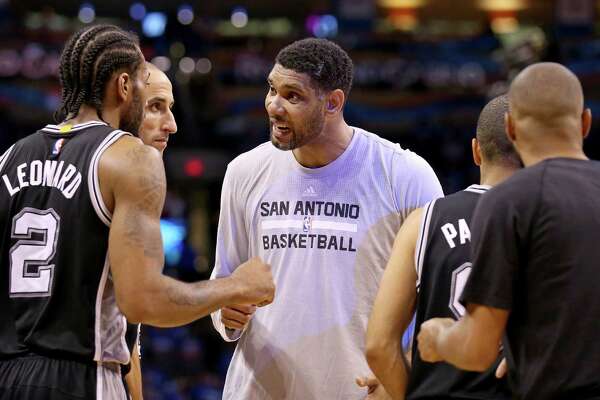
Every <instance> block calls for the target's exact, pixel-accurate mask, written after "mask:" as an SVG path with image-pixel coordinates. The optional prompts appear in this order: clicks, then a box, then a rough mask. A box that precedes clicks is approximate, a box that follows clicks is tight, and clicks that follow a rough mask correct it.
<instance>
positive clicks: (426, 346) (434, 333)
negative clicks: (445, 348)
mask: <svg viewBox="0 0 600 400" xmlns="http://www.w3.org/2000/svg"><path fill="white" fill-rule="evenodd" d="M453 323H454V320H453V319H452V318H432V319H430V320H428V321H425V322H423V324H422V325H421V330H420V331H419V336H417V341H418V343H419V353H420V354H421V359H423V361H427V362H439V361H444V359H443V358H442V357H441V356H440V355H439V353H438V350H437V342H438V339H439V336H440V334H441V333H442V331H443V330H444V329H446V328H449V327H450V326H451V325H452V324H453Z"/></svg>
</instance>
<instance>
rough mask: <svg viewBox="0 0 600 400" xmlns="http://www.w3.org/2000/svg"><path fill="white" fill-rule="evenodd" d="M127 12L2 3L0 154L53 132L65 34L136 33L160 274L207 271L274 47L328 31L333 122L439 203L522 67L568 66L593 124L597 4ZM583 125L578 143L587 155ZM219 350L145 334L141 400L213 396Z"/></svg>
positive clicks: (218, 380)
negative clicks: (413, 169) (161, 173)
mask: <svg viewBox="0 0 600 400" xmlns="http://www.w3.org/2000/svg"><path fill="white" fill-rule="evenodd" d="M134 4H135V3H134V2H131V1H116V0H103V1H95V2H80V1H75V0H73V1H58V2H54V3H53V4H51V5H48V4H47V2H46V1H33V0H20V1H6V0H0V43H1V46H0V122H1V123H0V152H3V151H4V150H5V149H6V148H8V146H9V145H10V144H12V143H13V142H14V141H16V140H18V139H19V138H22V137H24V136H26V135H28V134H30V133H32V132H34V131H35V130H37V129H39V128H40V127H42V126H43V125H45V124H47V123H50V122H52V112H53V111H54V109H55V108H56V107H57V105H58V103H59V100H60V99H59V96H60V91H59V86H58V80H57V70H58V58H59V55H60V51H61V49H62V46H63V44H64V42H65V40H66V39H67V38H68V36H69V35H70V34H71V33H72V32H73V31H74V30H76V29H78V28H80V27H81V26H83V25H84V24H85V23H97V22H109V23H114V24H117V25H119V26H122V27H123V28H126V29H129V30H131V31H134V32H136V33H137V34H138V35H139V36H140V39H141V43H142V47H143V51H144V54H145V56H146V59H148V60H151V61H153V62H154V63H155V64H157V65H159V66H160V67H161V68H162V69H164V70H165V72H166V73H167V74H168V76H169V77H170V78H171V80H172V82H173V86H174V95H175V108H174V113H175V117H176V120H177V123H178V126H179V131H178V133H177V134H176V135H174V136H172V137H171V140H170V141H169V147H168V149H167V150H166V152H165V165H166V169H167V174H168V184H169V189H168V196H167V202H166V205H165V211H164V231H163V235H164V237H165V245H166V246H167V247H168V248H167V250H168V251H167V256H168V258H167V265H166V269H165V270H166V273H168V274H170V275H173V276H176V277H179V278H180V279H184V280H197V279H204V278H207V277H208V276H209V274H210V271H211V269H212V263H213V253H214V239H215V234H216V224H217V221H218V212H219V193H220V186H221V180H222V177H223V174H224V172H225V167H226V165H227V162H228V161H229V160H231V159H232V158H233V157H235V156H236V155H237V154H239V153H241V152H244V151H247V150H249V149H251V148H253V147H254V146H256V145H258V144H260V143H262V142H264V141H266V140H268V125H267V118H266V113H265V111H264V96H265V94H266V76H267V74H268V72H269V71H270V69H271V67H272V62H273V61H272V60H273V58H274V56H275V55H276V54H277V51H278V50H279V49H280V48H282V47H283V46H285V45H286V44H288V43H290V42H292V41H294V40H296V39H300V38H303V37H307V36H319V37H328V38H331V39H332V40H334V41H336V42H337V43H338V44H340V45H341V46H342V47H344V48H345V49H346V50H347V51H348V52H349V53H350V55H351V57H352V59H353V60H354V63H355V84H354V88H353V90H352V92H351V94H350V98H349V102H348V104H347V107H346V110H345V117H346V120H347V121H348V122H349V123H350V124H351V125H355V126H359V127H361V128H364V129H367V130H370V131H372V132H374V133H376V134H378V135H380V136H382V137H385V138H387V139H389V140H392V141H394V142H398V143H400V145H401V146H402V147H404V148H409V149H411V150H413V151H416V152H417V153H419V154H420V155H421V156H423V157H424V158H425V159H426V160H428V161H429V163H430V164H431V165H432V166H433V168H434V169H435V171H436V173H437V175H438V177H439V178H440V181H441V182H442V185H443V187H444V191H445V192H446V193H451V192H454V191H456V190H460V189H462V188H464V187H465V186H467V185H469V184H471V183H475V182H477V180H478V171H477V169H476V168H475V167H474V166H473V165H472V161H471V150H470V138H471V137H473V136H474V132H475V125H476V121H477V116H478V113H479V111H480V110H481V108H482V107H483V105H484V104H485V103H486V101H488V100H489V99H490V98H491V97H494V96H496V95H498V94H501V93H504V92H505V91H506V89H507V85H508V83H509V82H510V79H511V78H512V77H514V76H515V74H516V73H518V71H520V70H521V69H522V68H523V67H525V66H527V65H529V64H531V63H533V62H537V61H542V60H546V61H556V62H561V63H563V64H565V65H566V66H567V67H569V68H570V69H571V70H572V71H573V72H575V73H576V74H577V75H578V77H579V78H580V79H581V81H582V83H583V86H584V91H585V94H586V105H587V106H588V107H590V108H591V109H592V113H593V114H594V115H600V102H599V100H600V96H599V91H598V89H599V88H600V86H599V85H598V82H599V79H600V39H599V37H598V16H597V14H598V11H599V10H600V8H598V6H599V3H598V2H596V1H594V0H554V1H553V0H536V1H533V0H529V1H527V0H481V1H476V0H453V1H447V0H429V1H427V0H379V1H377V0H337V1H335V0H330V1H327V0H309V1H285V0H254V1H231V0H221V1H214V0H205V1H189V2H184V1H180V0H173V1H170V2H164V1H158V0H145V1H142V2H139V3H137V4H135V7H132V6H133V5H134ZM153 13H161V14H153ZM137 18H141V19H140V20H138V19H137ZM152 21H154V23H153V22H152ZM161 21H162V22H164V23H165V25H164V30H161ZM144 27H145V29H144ZM152 35H154V36H152ZM594 125H598V121H597V120H596V119H594ZM596 131H597V129H596V128H595V127H592V133H591V136H590V137H589V139H587V140H586V145H585V149H586V152H587V154H588V156H590V157H591V158H596V159H597V158H599V156H600V137H599V136H600V135H598V132H596ZM232 351H233V347H232V345H229V344H225V343H224V342H223V341H222V340H221V339H220V337H219V336H218V334H216V333H215V332H214V331H213V330H212V326H211V324H210V321H209V319H204V320H201V321H198V322H196V323H194V324H192V325H189V326H186V327H182V328H178V329H154V328H150V327H144V329H143V336H142V355H143V360H142V369H143V372H144V390H145V398H147V399H198V400H199V399H203V400H208V399H220V395H221V392H220V390H221V388H222V385H223V381H224V377H225V373H226V370H227V366H228V363H229V358H230V356H231V352H232Z"/></svg>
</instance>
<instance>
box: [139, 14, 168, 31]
mask: <svg viewBox="0 0 600 400" xmlns="http://www.w3.org/2000/svg"><path fill="white" fill-rule="evenodd" d="M166 26H167V15H166V14H165V13H162V12H151V13H148V14H146V16H145V17H144V20H143V21H142V31H143V32H144V35H146V36H148V37H158V36H161V35H162V34H163V33H165V27H166Z"/></svg>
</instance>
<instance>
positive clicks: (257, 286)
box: [231, 257, 275, 307]
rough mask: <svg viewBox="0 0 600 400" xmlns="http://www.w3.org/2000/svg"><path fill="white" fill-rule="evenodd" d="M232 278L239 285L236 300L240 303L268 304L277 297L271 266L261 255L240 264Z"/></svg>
mask: <svg viewBox="0 0 600 400" xmlns="http://www.w3.org/2000/svg"><path fill="white" fill-rule="evenodd" d="M231 278H232V279H233V280H234V281H235V284H236V285H238V287H239V289H240V290H239V296H238V298H237V299H236V300H235V302H236V303H239V304H247V305H254V304H257V305H258V306H259V307H262V306H266V305H267V304H271V303H272V302H273V298H274V297H275V283H274V282H273V275H272V274H271V267H270V266H269V265H268V264H265V263H263V262H262V260H261V259H260V258H259V257H253V258H251V259H250V260H248V261H246V262H245V263H243V264H242V265H240V266H239V267H238V268H237V269H236V270H235V271H234V272H233V274H231Z"/></svg>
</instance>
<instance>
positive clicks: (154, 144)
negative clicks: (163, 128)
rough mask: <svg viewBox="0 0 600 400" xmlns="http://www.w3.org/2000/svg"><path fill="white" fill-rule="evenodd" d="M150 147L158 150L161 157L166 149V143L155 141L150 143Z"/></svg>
mask: <svg viewBox="0 0 600 400" xmlns="http://www.w3.org/2000/svg"><path fill="white" fill-rule="evenodd" d="M152 147H154V148H155V149H156V150H158V151H159V152H160V154H161V155H162V154H163V152H164V151H165V149H166V148H167V142H166V141H164V140H155V141H153V142H152Z"/></svg>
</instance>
